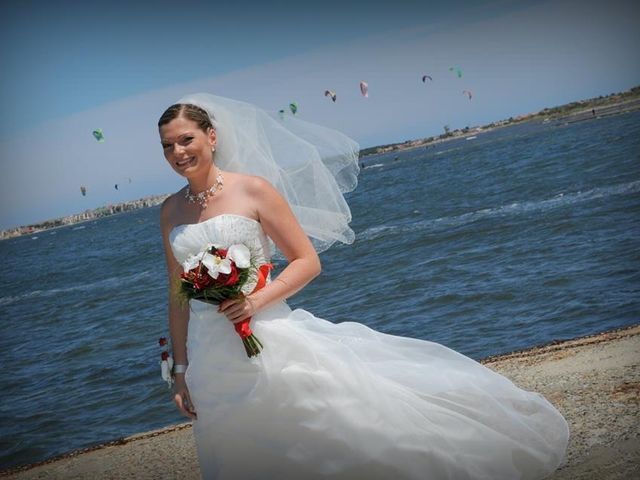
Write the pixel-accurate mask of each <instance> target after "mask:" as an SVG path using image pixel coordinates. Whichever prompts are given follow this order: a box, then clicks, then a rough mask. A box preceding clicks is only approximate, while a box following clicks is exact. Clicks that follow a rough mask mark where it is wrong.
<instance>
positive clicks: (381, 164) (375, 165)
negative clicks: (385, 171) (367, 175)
mask: <svg viewBox="0 0 640 480" xmlns="http://www.w3.org/2000/svg"><path fill="white" fill-rule="evenodd" d="M380 167H384V163H374V164H373V165H365V167H364V168H365V169H369V168H380Z"/></svg>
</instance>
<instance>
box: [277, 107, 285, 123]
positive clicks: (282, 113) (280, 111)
mask: <svg viewBox="0 0 640 480" xmlns="http://www.w3.org/2000/svg"><path fill="white" fill-rule="evenodd" d="M278 115H279V116H280V119H281V120H282V119H284V109H282V110H278Z"/></svg>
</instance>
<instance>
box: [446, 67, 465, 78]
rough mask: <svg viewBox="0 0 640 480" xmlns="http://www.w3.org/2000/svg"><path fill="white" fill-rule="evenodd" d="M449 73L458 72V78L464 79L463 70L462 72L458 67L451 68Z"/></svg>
mask: <svg viewBox="0 0 640 480" xmlns="http://www.w3.org/2000/svg"><path fill="white" fill-rule="evenodd" d="M449 71H450V72H456V75H457V76H458V78H462V70H460V69H459V68H458V67H449Z"/></svg>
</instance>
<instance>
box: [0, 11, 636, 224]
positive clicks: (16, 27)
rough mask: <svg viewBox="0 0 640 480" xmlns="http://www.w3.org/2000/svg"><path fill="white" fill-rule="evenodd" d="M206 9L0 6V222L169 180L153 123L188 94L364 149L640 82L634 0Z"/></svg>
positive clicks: (163, 187) (168, 185)
mask: <svg viewBox="0 0 640 480" xmlns="http://www.w3.org/2000/svg"><path fill="white" fill-rule="evenodd" d="M218 3H219V2H204V1H193V0H187V1H183V2H176V1H173V2H165V1H157V2H141V3H136V2H130V3H127V2H121V1H111V2H94V1H83V2H69V1H57V2H56V1H51V2H43V1H21V2H11V3H9V2H3V5H2V7H0V8H1V10H0V11H1V13H2V15H0V42H2V45H3V46H4V48H3V49H2V50H1V51H0V60H1V61H2V65H3V67H4V68H3V70H4V73H3V78H2V90H1V91H0V95H1V98H0V100H1V101H2V105H3V106H4V111H5V115H3V116H2V118H1V119H0V143H1V148H0V152H2V153H1V156H0V161H1V162H2V167H3V171H4V173H5V174H4V175H2V177H1V178H2V179H1V180H0V189H1V191H2V196H3V198H2V200H3V201H2V207H0V228H8V227H11V226H15V225H19V224H26V223H31V222H36V221H40V220H44V219H47V218H53V217H57V216H61V215H65V214H69V213H75V212H79V211H82V210H84V209H86V208H95V207H97V206H100V205H105V204H108V203H115V202H119V201H124V200H128V199H133V198H139V197H141V196H145V195H150V194H156V193H166V192H171V191H175V190H177V189H178V188H180V187H181V185H182V184H183V183H184V182H183V180H182V179H181V178H179V177H178V176H176V175H175V173H173V171H172V170H171V169H170V168H169V167H168V166H167V165H166V164H165V163H164V160H163V157H162V151H161V149H160V148H159V143H158V137H157V131H156V128H155V124H156V121H157V118H158V116H159V115H160V114H161V113H162V111H163V110H164V108H166V106H168V105H169V104H171V103H173V102H174V101H175V100H177V99H178V98H180V97H181V96H183V95H185V94H188V93H193V92H197V91H208V92H211V93H215V94H218V95H224V96H229V97H232V98H237V99H239V100H244V101H249V102H253V103H255V104H257V105H259V106H261V107H263V108H265V109H267V110H269V111H273V112H275V111H277V110H278V109H279V108H282V107H284V106H285V105H287V104H288V103H289V102H290V101H296V102H298V104H299V105H300V112H299V115H300V116H301V117H302V118H304V119H306V120H310V121H315V122H318V123H321V124H323V125H326V126H330V127H333V128H337V129H339V130H342V131H344V132H345V133H346V134H348V135H350V136H352V137H353V138H354V139H356V140H357V141H358V142H359V143H360V144H361V146H362V147H367V146H372V145H378V144H383V143H390V142H397V141H404V140H407V139H411V138H417V137H424V136H429V135H434V134H439V133H441V132H442V126H443V125H445V124H448V125H450V126H451V127H452V128H458V127H464V126H467V125H478V124H483V123H489V122H491V121H494V120H498V119H502V118H506V117H509V116H515V115H519V114H522V113H527V112H531V111H536V110H539V109H541V108H544V107H547V106H553V105H558V104H562V103H566V102H569V101H573V100H577V99H582V98H586V97H592V96H597V95H604V94H608V93H611V92H615V91H620V90H625V89H627V88H630V87H632V86H635V85H637V84H639V83H640V55H638V53H639V52H638V45H640V15H639V13H640V8H639V7H638V6H636V2H634V1H622V0H615V1H609V2H606V3H605V2H595V1H576V0H555V1H525V0H522V1H481V0H479V1H474V2H470V1H448V2H426V1H424V0H423V1H404V2H402V1H400V2H395V3H392V2H388V1H387V2H377V1H375V0H371V1H369V2H345V1H341V2H339V1H333V0H330V1H324V2H322V3H317V4H315V5H311V4H309V3H307V2H233V4H232V5H228V4H226V5H224V6H220V5H218ZM150 5H153V8H152V7H151V6H150ZM453 65H455V66H460V67H461V68H462V70H463V77H462V78H461V79H459V78H456V77H455V76H454V75H452V74H451V72H449V71H448V68H449V67H450V66H453ZM425 73H426V74H430V75H432V76H433V78H434V81H433V82H432V83H430V84H428V85H425V84H422V83H421V82H420V76H421V75H422V74H425ZM360 80H366V81H367V82H368V83H369V86H370V97H369V98H367V99H365V98H362V97H361V96H360V94H359V91H358V82H359V81H360ZM327 88H329V89H332V90H335V91H336V92H337V93H338V102H336V103H335V104H333V103H332V102H330V101H328V100H327V99H326V98H325V97H324V96H323V95H322V92H324V90H325V89H327ZM463 89H469V90H472V91H473V92H474V98H473V100H472V101H469V100H468V99H467V98H466V97H465V96H464V95H462V90H463ZM93 128H102V129H103V131H104V132H105V136H106V138H107V141H106V142H105V143H102V144H98V143H97V142H95V140H93V138H92V137H91V130H92V129H93ZM128 178H132V182H131V183H130V184H129V183H128V181H127V183H126V185H125V186H124V187H123V188H121V189H120V190H118V191H116V190H115V189H114V188H113V184H114V183H123V182H124V181H125V179H128ZM80 184H85V185H87V187H88V195H87V196H86V197H82V196H80V192H79V185H80ZM9 199H11V202H9Z"/></svg>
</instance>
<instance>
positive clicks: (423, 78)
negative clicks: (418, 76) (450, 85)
mask: <svg viewBox="0 0 640 480" xmlns="http://www.w3.org/2000/svg"><path fill="white" fill-rule="evenodd" d="M427 78H428V79H429V80H431V81H432V82H433V78H431V75H422V83H425V82H426V81H427Z"/></svg>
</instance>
